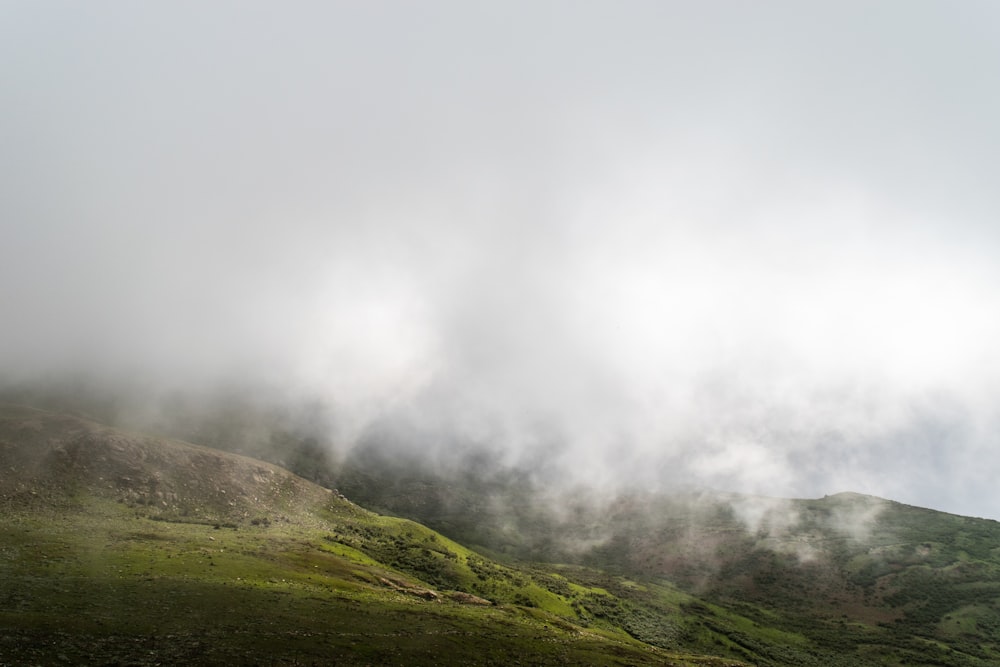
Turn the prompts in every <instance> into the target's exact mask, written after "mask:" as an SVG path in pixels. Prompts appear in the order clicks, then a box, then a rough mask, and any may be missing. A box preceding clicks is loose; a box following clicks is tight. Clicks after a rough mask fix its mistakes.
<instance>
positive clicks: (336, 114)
mask: <svg viewBox="0 0 1000 667" xmlns="http://www.w3.org/2000/svg"><path fill="white" fill-rule="evenodd" d="M998 20H1000V6H997V5H996V4H995V3H988V2H966V3H961V4H955V3H943V2H902V1H893V2H882V3H877V4H873V3H860V2H847V3H810V4H808V5H807V4H804V3H796V2H762V3H752V4H750V3H738V2H699V3H675V2H641V1H635V2H623V3H610V2H609V3H599V2H585V3H576V2H541V3H538V2H533V3H526V2H505V3H490V4H487V3H465V2H424V3H392V2H366V3H346V2H333V3H321V2H290V3H281V4H280V5H279V4H278V3H273V4H272V3H263V2H214V3H194V2H152V3H141V4H133V3H125V2H102V3H70V2H16V1H8V2H5V3H3V4H2V5H0V56H2V58H0V81H2V84H0V138H2V145H3V147H4V149H3V150H2V151H0V172H2V174H3V181H2V182H3V186H2V187H3V197H0V284H2V285H3V287H2V289H0V313H2V317H3V321H4V326H3V327H2V329H0V384H17V383H31V382H38V381H42V380H44V381H47V382H52V381H58V379H59V378H63V377H66V378H81V377H83V378H91V379H93V381H94V382H95V383H96V384H98V385H101V386H106V387H116V386H117V387H123V388H125V389H123V391H124V392H125V393H126V395H127V398H128V399H130V400H134V401H135V403H136V405H140V404H142V403H143V402H149V403H150V404H155V403H156V402H157V401H160V400H162V399H163V398H164V397H165V396H169V395H171V393H176V392H181V393H183V392H189V393H190V394H191V395H194V396H197V395H201V394H205V393H207V394H211V393H212V392H213V391H216V390H217V389H218V388H219V387H226V386H233V387H245V388H248V390H254V388H259V391H260V392H261V395H262V396H268V397H273V398H274V400H276V401H278V402H285V403H288V404H298V403H303V404H304V403H309V402H312V403H318V404H320V405H322V406H323V409H324V410H326V411H328V413H329V414H330V415H331V418H330V428H331V429H332V430H333V432H334V436H332V437H331V439H333V440H335V441H336V442H337V443H338V445H339V446H344V447H347V446H351V445H352V444H354V443H356V442H358V441H363V439H364V435H365V433H368V432H370V430H371V428H372V427H373V425H384V424H391V425H392V428H393V429H394V431H393V432H394V433H397V434H399V433H402V434H403V436H400V437H401V438H402V439H406V435H407V434H412V441H413V443H414V444H413V446H414V447H421V448H429V449H433V448H434V447H443V448H447V447H449V446H451V445H450V443H455V442H472V443H477V444H480V445H485V446H489V447H492V448H495V450H496V451H499V452H502V453H503V456H502V457H501V458H504V457H506V459H507V460H510V461H516V460H531V459H532V458H533V457H535V456H536V455H537V454H538V453H539V452H542V453H545V454H546V458H547V459H551V460H552V461H554V462H555V463H556V464H558V465H559V466H561V467H562V469H565V470H566V474H567V479H568V480H569V481H587V482H588V483H592V484H594V485H596V486H600V487H611V488H618V487H620V486H622V485H629V484H649V485H662V486H664V487H670V486H671V485H677V484H682V483H684V484H700V485H705V486H710V487H714V488H719V489H725V490H728V491H734V492H746V493H759V494H764V495H768V496H785V497H819V496H822V495H824V494H831V493H836V492H839V491H846V490H850V491H858V492H862V493H870V494H874V495H879V496H883V497H887V498H891V499H893V500H898V501H901V502H905V503H909V504H914V505H921V506H926V507H933V508H936V509H941V510H945V511H949V512H954V513H959V514H966V515H973V516H983V517H990V518H994V519H1000V492H998V491H997V490H996V481H995V480H996V478H997V474H998V472H1000V447H998V446H997V444H998V442H997V435H996V434H997V433H998V432H1000V429H998V427H1000V407H998V406H997V404H996V401H995V400H994V396H995V395H996V392H997V389H1000V359H998V357H997V355H996V353H995V352H994V349H993V348H994V347H995V345H996V343H995V341H997V340H998V339H1000V261H998V260H1000V225H998V224H997V220H998V219H1000V194H998V193H1000V190H998V189H997V188H995V187H991V186H992V185H993V184H992V180H993V179H992V178H991V176H990V175H991V174H995V173H997V165H996V162H997V160H998V159H1000V157H998V156H1000V150H998V149H1000V126H998V124H997V123H996V120H995V119H996V118H998V117H1000V89H998V87H997V86H996V84H995V81H996V80H997V77H998V75H1000V41H998V40H997V39H996V38H995V37H996V35H995V33H996V30H995V29H994V27H995V26H996V25H998ZM151 409H154V408H151Z"/></svg>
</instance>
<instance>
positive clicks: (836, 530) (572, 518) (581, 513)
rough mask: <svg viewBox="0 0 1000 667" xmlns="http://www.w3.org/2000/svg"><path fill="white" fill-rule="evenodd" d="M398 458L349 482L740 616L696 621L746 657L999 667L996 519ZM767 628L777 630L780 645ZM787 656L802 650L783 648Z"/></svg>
mask: <svg viewBox="0 0 1000 667" xmlns="http://www.w3.org/2000/svg"><path fill="white" fill-rule="evenodd" d="M396 454H397V453H396V452H393V451H391V450H388V449H382V450H380V449H379V448H377V447H376V448H371V449H369V450H367V451H359V452H356V453H353V454H352V456H351V457H350V458H349V459H348V460H347V461H346V464H345V465H344V469H343V480H342V481H343V488H345V489H347V490H348V492H349V493H351V494H352V496H354V497H356V498H358V499H359V501H360V502H365V503H368V504H370V505H371V506H375V507H380V508H383V510H385V511H390V512H394V513H398V514H401V515H403V516H408V517H412V518H416V519H419V520H421V521H423V522H425V523H427V524H428V525H430V526H432V527H435V528H437V529H438V530H442V531H443V532H445V533H446V534H448V535H449V536H451V537H453V538H455V539H459V540H461V541H467V542H471V543H475V544H479V545H481V547H482V548H484V549H486V550H489V551H492V552H493V553H505V554H513V555H516V556H518V557H519V558H523V559H529V560H545V561H558V562H572V563H578V564H582V565H586V566H588V567H591V568H595V569H599V570H602V571H605V572H610V573H615V574H617V575H620V576H625V577H629V578H632V579H635V580H638V581H669V582H671V584H673V585H676V586H677V587H679V588H680V589H681V590H683V591H684V592H685V593H687V594H689V595H692V596H695V597H697V598H698V599H699V600H701V601H702V602H703V603H705V604H709V605H712V607H713V608H715V609H722V610H725V611H726V612H727V613H730V614H733V615H735V616H738V617H740V618H743V619H746V620H748V621H750V625H749V626H748V627H744V628H743V629H735V630H734V626H732V625H720V624H719V621H718V619H717V618H714V617H707V616H706V617H704V618H702V619H701V621H700V622H701V623H702V624H703V626H704V627H706V628H710V629H717V630H722V634H723V635H725V637H726V642H727V643H728V642H730V641H735V642H736V643H737V644H739V645H740V647H741V648H742V649H746V650H745V652H740V651H738V650H737V651H736V652H735V653H734V654H735V655H740V656H742V657H743V658H744V659H747V660H749V661H751V662H754V663H755V664H774V665H784V664H787V665H801V664H809V663H808V660H810V659H812V658H813V657H815V656H816V655H824V656H827V657H826V658H823V660H828V659H830V658H829V656H841V657H847V656H850V659H851V660H853V661H854V662H851V663H849V664H911V665H913V664H919V665H923V664H928V665H930V664H933V665H977V666H985V665H994V664H1000V524H998V523H997V522H995V521H990V520H985V519H975V518H970V517H961V516H955V515H951V514H947V513H943V512H937V511H933V510H929V509H922V508H918V507H911V506H907V505H903V504H900V503H896V502H892V501H889V500H885V499H881V498H875V497H872V496H864V495H860V494H854V493H841V494H837V495H833V496H828V497H825V498H820V499H812V500H808V499H798V500H791V499H777V498H763V497H753V496H745V495H739V494H729V493H720V492H704V491H702V492H691V491H689V492H682V493H638V492H633V493H628V494H622V495H618V496H614V497H607V498H598V497H593V496H587V495H586V494H581V493H579V492H576V493H563V494H559V493H558V492H553V491H552V489H551V488H550V487H549V486H548V484H547V482H548V480H545V479H541V480H539V479H538V477H537V476H535V477H533V476H532V475H531V472H530V471H527V470H518V469H507V470H503V469H502V468H499V467H490V466H480V465H474V464H472V463H470V464H467V465H463V464H462V462H461V461H458V462H457V463H453V464H452V467H451V468H452V469H451V472H450V474H449V475H448V476H447V477H444V478H438V479H435V473H434V469H433V467H432V466H429V465H427V464H426V463H425V464H423V465H421V462H420V461H416V460H412V461H407V462H406V465H401V464H400V463H399V460H400V459H399V457H398V456H397V455H396ZM468 460H469V461H470V462H471V461H473V460H474V459H473V458H470V459H468ZM484 471H489V472H484ZM504 478H506V482H509V483H505V479H504ZM477 493H478V496H477ZM688 612H689V613H691V614H693V615H695V616H697V615H698V614H699V609H697V608H689V609H688ZM737 625H738V624H737ZM765 628H766V629H767V631H772V630H773V631H781V632H783V633H786V634H785V635H783V636H782V637H783V638H782V639H781V640H780V641H778V642H775V641H774V640H773V638H768V636H767V632H762V631H763V630H764V629H765ZM793 636H794V637H798V638H799V639H800V642H799V643H795V642H793V641H790V640H789V637H793ZM776 643H777V644H778V647H776V646H775V644H776ZM796 647H808V653H809V654H808V655H803V654H801V653H796V652H795V651H794V650H793V651H792V652H791V653H790V652H789V650H790V649H795V650H797V649H796ZM779 649H780V650H779ZM816 664H827V663H824V662H822V660H820V661H819V662H817V663H816Z"/></svg>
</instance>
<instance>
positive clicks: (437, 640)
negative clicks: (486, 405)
mask: <svg viewBox="0 0 1000 667" xmlns="http://www.w3.org/2000/svg"><path fill="white" fill-rule="evenodd" d="M352 514H353V516H354V519H353V520H354V521H355V522H357V521H358V520H359V519H358V517H360V516H366V515H362V514H359V513H352ZM371 517H372V521H371V522H370V524H369V525H368V528H369V529H370V530H371V531H372V534H374V535H377V536H379V537H384V536H385V535H391V536H397V535H399V534H400V531H402V534H406V535H409V536H410V539H411V540H412V541H413V542H406V543H403V542H401V544H428V543H429V544H431V545H432V546H434V547H435V548H437V549H440V550H447V551H450V552H452V553H455V554H456V559H457V560H466V559H473V560H475V559H477V558H481V557H478V556H476V555H475V554H473V553H472V552H469V551H468V550H465V549H463V548H461V547H459V546H458V545H456V544H454V543H453V542H451V541H450V540H447V539H445V538H443V537H441V536H435V535H434V534H433V533H432V532H430V531H427V529H424V528H423V527H419V526H415V525H414V524H412V523H411V522H401V521H397V520H391V519H386V518H383V517H377V516H375V515H371ZM346 525H347V524H327V525H323V524H322V522H318V523H314V522H312V521H307V522H304V523H296V522H292V521H289V522H285V523H272V524H271V525H269V526H260V525H258V526H253V525H240V526H238V527H236V528H223V527H220V528H214V527H213V525H207V524H204V523H180V522H167V521H157V520H152V519H150V518H148V517H146V516H142V513H141V512H137V511H136V509H134V508H128V507H127V506H125V505H123V504H121V503H116V502H114V501H110V500H106V499H100V498H95V499H91V500H90V501H88V502H86V503H85V504H84V505H80V506H79V507H78V509H77V511H74V512H70V513H67V512H65V511H56V510H48V511H43V510H39V509H20V510H16V509H14V510H12V511H8V512H6V513H5V514H4V516H3V517H2V519H0V544H2V545H3V546H2V548H0V581H2V582H3V583H2V584H0V664H3V665H8V664H10V665H13V664H114V663H124V664H140V665H142V664H150V665H152V664H180V663H187V664H219V665H221V664H227V665H230V664H289V665H292V664H313V663H315V664H347V665H351V664H435V665H448V664H455V665H467V664H480V665H491V664H495V665H504V664H516V663H517V662H518V661H520V662H522V663H525V664H539V665H544V664H593V665H625V664H635V665H642V664H649V665H653V664H668V665H669V664H675V665H681V664H717V665H721V664H724V663H722V662H721V661H717V660H713V659H711V658H700V657H698V656H688V657H684V656H683V655H681V654H677V653H667V652H663V651H660V650H658V649H655V648H653V647H650V646H647V645H644V644H642V643H641V642H639V641H637V640H635V639H633V638H631V637H629V636H628V635H627V634H625V633H622V632H618V633H606V632H596V631H591V630H587V629H585V628H583V627H581V626H580V625H578V624H575V623H573V622H572V621H571V620H569V619H567V618H565V616H568V615H571V612H572V610H571V608H570V607H569V605H566V604H565V603H564V604H563V605H562V606H560V605H556V604H553V603H552V600H557V599H559V598H558V596H556V595H555V594H554V593H551V592H550V591H548V590H546V589H543V588H542V587H540V586H538V585H537V584H535V583H533V582H532V581H531V580H530V575H529V574H528V573H525V572H518V571H515V570H513V569H510V568H505V567H504V566H498V565H493V566H494V567H497V568H500V569H501V570H502V571H505V572H509V573H511V574H510V576H511V577H519V578H523V579H524V581H525V582H526V585H525V586H524V587H523V588H522V589H521V593H522V594H523V595H525V596H527V597H532V596H534V597H535V598H537V599H538V600H539V601H542V602H545V604H538V605H535V606H532V607H523V606H519V605H515V604H499V605H494V606H487V607H483V606H472V605H463V604H459V603H456V602H453V601H451V600H450V599H448V597H447V595H446V594H445V591H443V590H437V589H435V590H436V591H437V592H438V593H439V594H440V596H439V597H437V598H436V599H434V600H429V599H425V598H423V597H421V596H420V595H419V592H420V591H426V590H429V589H428V582H426V581H423V580H421V579H419V578H418V577H414V576H410V575H409V573H406V572H400V571H399V570H396V569H393V568H391V567H388V566H387V565H386V564H384V563H380V562H379V561H377V560H376V559H375V558H372V557H371V556H370V555H368V553H367V552H368V551H377V550H378V549H380V548H383V547H380V546H379V545H378V542H379V540H378V539H376V540H374V542H372V543H371V544H369V543H367V542H363V543H361V544H359V547H360V548H355V547H349V546H346V545H344V544H341V543H338V542H331V541H330V540H328V539H326V538H327V537H328V535H329V534H330V532H331V530H330V529H331V528H332V527H336V528H338V529H341V530H343V528H344V526H346ZM354 526H355V528H359V526H358V524H357V523H355V524H354ZM379 531H385V532H384V533H382V532H379ZM408 548H409V547H408ZM408 548H407V549H406V550H408ZM431 553H436V552H431ZM463 567H464V563H463ZM458 573H459V574H458V576H457V578H456V580H455V582H456V583H459V584H461V583H462V582H463V581H465V580H467V579H469V578H470V577H471V578H475V575H473V574H472V572H471V570H468V571H467V572H466V571H465V570H461V569H460V570H459V571H458ZM477 580H478V579H477ZM386 581H390V582H392V583H391V585H386V584H385V582H386ZM510 585H511V587H512V588H511V590H514V589H516V588H517V587H516V585H514V584H510ZM547 607H551V609H549V608H547ZM567 612H569V613H567ZM559 613H562V614H563V616H562V617H561V616H559V615H557V614H559Z"/></svg>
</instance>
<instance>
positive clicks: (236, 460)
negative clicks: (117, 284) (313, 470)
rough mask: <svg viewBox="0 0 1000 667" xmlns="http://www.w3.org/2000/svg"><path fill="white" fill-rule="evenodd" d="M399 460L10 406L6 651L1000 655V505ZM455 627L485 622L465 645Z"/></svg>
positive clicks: (1, 616) (723, 658)
mask: <svg viewBox="0 0 1000 667" xmlns="http://www.w3.org/2000/svg"><path fill="white" fill-rule="evenodd" d="M359 451H367V452H370V451H371V450H370V449H366V450H359ZM388 463H393V462H387V461H379V460H375V459H370V458H369V459H355V460H354V461H353V462H352V464H351V468H350V469H351V471H352V473H353V474H355V475H359V476H366V479H367V480H369V481H373V482H377V483H373V484H372V485H371V486H367V487H366V486H365V485H363V484H362V485H359V486H358V490H359V491H363V492H364V494H362V495H364V498H365V500H364V501H362V499H361V497H358V496H351V495H349V494H348V495H347V497H345V494H344V493H343V490H339V491H333V490H331V489H324V488H323V487H320V486H317V485H314V484H312V483H310V482H308V481H307V480H305V479H303V478H301V477H298V476H296V475H293V474H291V473H289V472H287V471H285V470H283V469H281V468H279V467H277V466H275V465H272V464H268V463H265V462H262V461H259V460H255V459H251V458H248V457H244V456H237V455H233V454H230V453H227V452H223V451H220V450H213V449H210V448H206V447H203V446H200V445H195V444H191V443H186V442H182V441H174V440H167V439H164V438H162V437H157V436H151V435H147V434H142V433H136V432H127V431H122V430H118V429H113V428H110V427H107V426H103V425H100V424H97V423H95V422H92V421H89V420H84V419H81V418H79V417H74V416H69V415H64V414H58V413H51V412H46V411H40V410H36V409H30V408H24V407H15V406H9V405H5V406H3V407H2V408H0V468H2V469H3V471H4V475H3V477H2V478H0V505H2V507H3V509H4V512H3V515H2V518H0V532H2V533H3V535H4V545H5V546H4V549H3V551H0V555H2V559H0V571H2V574H3V575H4V581H5V587H4V588H3V590H2V596H0V656H16V658H17V659H18V660H27V659H32V660H36V661H37V660H41V661H42V662H45V661H47V660H51V659H54V658H57V657H58V656H57V655H55V654H56V653H58V654H59V655H67V656H70V655H72V656H73V658H71V659H79V660H83V661H87V660H93V659H96V658H97V657H101V658H102V659H119V660H122V659H124V660H127V661H132V662H134V661H135V659H136V658H135V656H137V655H139V654H138V653H136V651H137V650H139V651H141V653H142V655H143V656H152V657H149V658H148V660H147V661H154V662H155V661H156V660H162V659H165V658H168V659H170V660H174V659H177V660H180V659H183V660H185V661H186V662H189V663H193V664H223V663H226V664H232V662H233V661H235V662H236V663H237V664H239V663H241V661H246V660H250V661H259V659H260V656H261V655H265V656H273V659H275V660H278V661H279V663H280V661H282V660H284V661H289V660H290V661H292V662H291V663H289V664H294V661H295V660H302V659H317V658H320V657H325V659H329V658H330V657H333V656H335V657H336V659H337V660H339V661H342V662H344V663H345V664H355V663H357V664H370V663H371V661H373V660H374V661H375V662H378V661H385V660H389V661H391V660H393V659H403V660H405V661H407V662H409V663H410V664H450V663H449V661H455V663H454V664H459V663H461V664H509V662H508V661H509V660H512V659H513V660H517V659H522V660H528V661H529V662H531V664H564V663H565V661H567V660H569V661H571V662H572V661H577V662H579V661H581V660H582V661H583V662H584V663H586V664H622V661H623V662H624V663H627V664H677V665H720V666H721V665H736V664H743V663H742V662H740V661H741V660H742V661H746V663H748V664H755V665H773V666H779V665H788V666H791V665H796V666H802V665H812V664H815V665H844V666H845V667H846V666H847V665H866V664H871V665H875V664H895V663H899V664H918V665H921V664H927V665H930V664H935V665H955V666H968V667H984V666H985V665H990V664H993V663H995V661H996V660H997V658H998V656H1000V632H998V628H1000V524H997V523H996V522H993V521H988V520H982V519H972V518H966V517H960V516H954V515H949V514H945V513H941V512H935V511H933V510H926V509H920V508H915V507H910V506H906V505H901V504H899V503H895V502H892V501H890V500H884V499H880V498H875V497H871V496H864V495H860V494H853V493H842V494H837V495H833V496H829V497H825V498H821V499H816V500H791V499H779V498H767V497H758V496H745V495H740V494H727V493H720V492H708V491H701V492H695V491H688V492H674V493H650V492H645V491H634V492H632V493H627V494H619V495H618V496H616V497H614V498H613V499H611V500H608V498H607V497H605V496H595V495H590V496H588V495H586V494H582V495H576V496H572V495H566V494H564V493H562V492H560V493H549V494H548V495H546V494H545V493H544V492H543V489H541V488H539V486H538V485H537V484H538V482H539V480H540V479H544V477H531V476H530V475H529V474H528V471H517V472H516V473H515V472H511V471H507V472H506V473H504V474H500V473H493V474H491V475H488V476H485V477H479V478H476V477H470V476H469V475H471V474H472V471H474V470H475V469H476V468H477V464H479V463H482V461H480V460H479V459H477V458H476V457H474V456H473V457H471V458H470V459H469V460H468V461H465V462H458V463H456V465H455V467H454V468H452V469H450V470H448V471H442V470H438V471H436V472H432V471H429V470H426V469H424V470H422V471H420V470H418V469H416V468H414V467H413V466H412V465H410V462H407V461H396V462H394V463H396V465H395V466H394V465H388ZM486 469H492V468H490V467H489V466H487V467H486ZM463 470H464V472H465V476H461V475H458V474H457V473H458V472H460V471H463ZM494 470H499V469H494ZM338 474H341V475H344V474H345V473H344V472H343V470H341V471H339V472H338ZM343 479H345V480H346V479H347V478H346V476H345V477H344V478H343ZM390 482H394V484H393V483H390ZM365 494H367V495H365ZM348 498H351V500H355V501H358V502H362V503H363V504H366V502H367V503H371V504H372V505H373V506H388V507H390V508H391V509H393V510H394V511H395V512H396V513H399V514H407V515H409V516H411V517H414V518H421V519H422V520H423V521H425V522H426V523H427V524H429V525H431V526H435V525H437V526H440V529H441V530H443V531H444V532H445V534H446V535H448V536H450V537H452V538H456V537H457V538H459V539H458V541H457V542H456V541H453V540H451V539H449V538H448V537H446V536H445V535H442V534H440V533H435V532H433V531H432V530H430V529H429V528H426V527H424V526H422V525H420V524H419V523H414V522H412V521H407V520H405V519H394V518H391V517H386V516H379V515H377V514H373V513H372V512H370V511H367V510H364V509H362V508H361V507H359V506H358V505H356V504H354V502H351V500H349V499H348ZM543 501H544V502H543ZM424 517H425V518H424ZM463 542H464V543H465V544H466V545H469V544H472V545H475V550H470V549H469V548H468V546H463V545H462V543H463ZM514 557H516V558H514ZM42 570H44V572H45V576H44V577H42V576H41V574H42ZM43 582H45V583H43ZM102 587H103V588H102ZM102 590H103V591H104V592H100V591H102ZM282 596H290V597H287V598H284V599H285V600H286V603H283V604H282V603H279V601H280V600H281V599H282ZM152 600H158V601H159V602H158V603H157V604H153V605H150V601H152ZM193 601H197V604H198V605H200V606H201V608H202V609H203V611H202V612H198V613H193V611H190V610H191V609H192V608H191V607H190V605H191V604H194V602H193ZM317 601H318V602H317ZM358 603H363V604H364V606H365V608H366V609H367V611H365V612H364V614H365V618H366V619H368V620H366V621H365V623H366V624H367V625H366V626H365V628H366V629H361V628H360V627H359V626H357V625H356V623H357V622H358V617H357V614H358V608H357V606H356V605H357V604H358ZM233 605H243V607H242V609H243V610H242V611H238V610H237V607H234V606H233ZM246 605H249V606H246ZM316 605H319V606H316ZM181 610H184V611H181ZM205 610H217V611H214V612H211V614H214V616H204V614H205V613H207V612H206V611H205ZM255 610H256V611H255ZM477 610H481V611H477ZM192 614H193V615H192ZM189 617H190V618H189ZM197 619H201V620H197ZM405 628H410V629H409V630H407V629H405ZM414 628H417V629H414ZM420 628H422V629H420ZM161 633H162V634H165V635H166V639H167V640H169V641H167V642H164V641H163V640H162V639H161V638H160V636H161ZM233 633H235V634H233ZM451 634H458V635H459V636H463V637H466V638H468V637H472V636H475V637H476V638H477V639H475V640H474V641H473V640H470V639H465V640H463V642H465V644H464V646H465V648H462V649H460V648H459V647H458V645H453V644H451V643H450V642H449V641H448V640H447V637H449V636H451ZM387 637H392V638H393V639H392V640H391V641H389V642H388V643H387V640H386V639H385V638H387ZM296 638H297V639H296ZM442 642H444V643H442ZM550 645H552V646H557V647H561V648H559V649H558V651H557V652H556V653H551V652H549V650H548V648H546V647H547V646H550ZM45 647H49V648H45ZM251 652H252V653H251ZM251 655H254V656H256V657H254V658H250V657H249V656H251ZM571 656H575V657H571ZM712 656H715V657H712ZM59 659H61V658H59ZM143 660H146V658H143ZM136 664H146V662H142V660H140V661H139V663H136ZM149 664H153V662H150V663H149Z"/></svg>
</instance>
